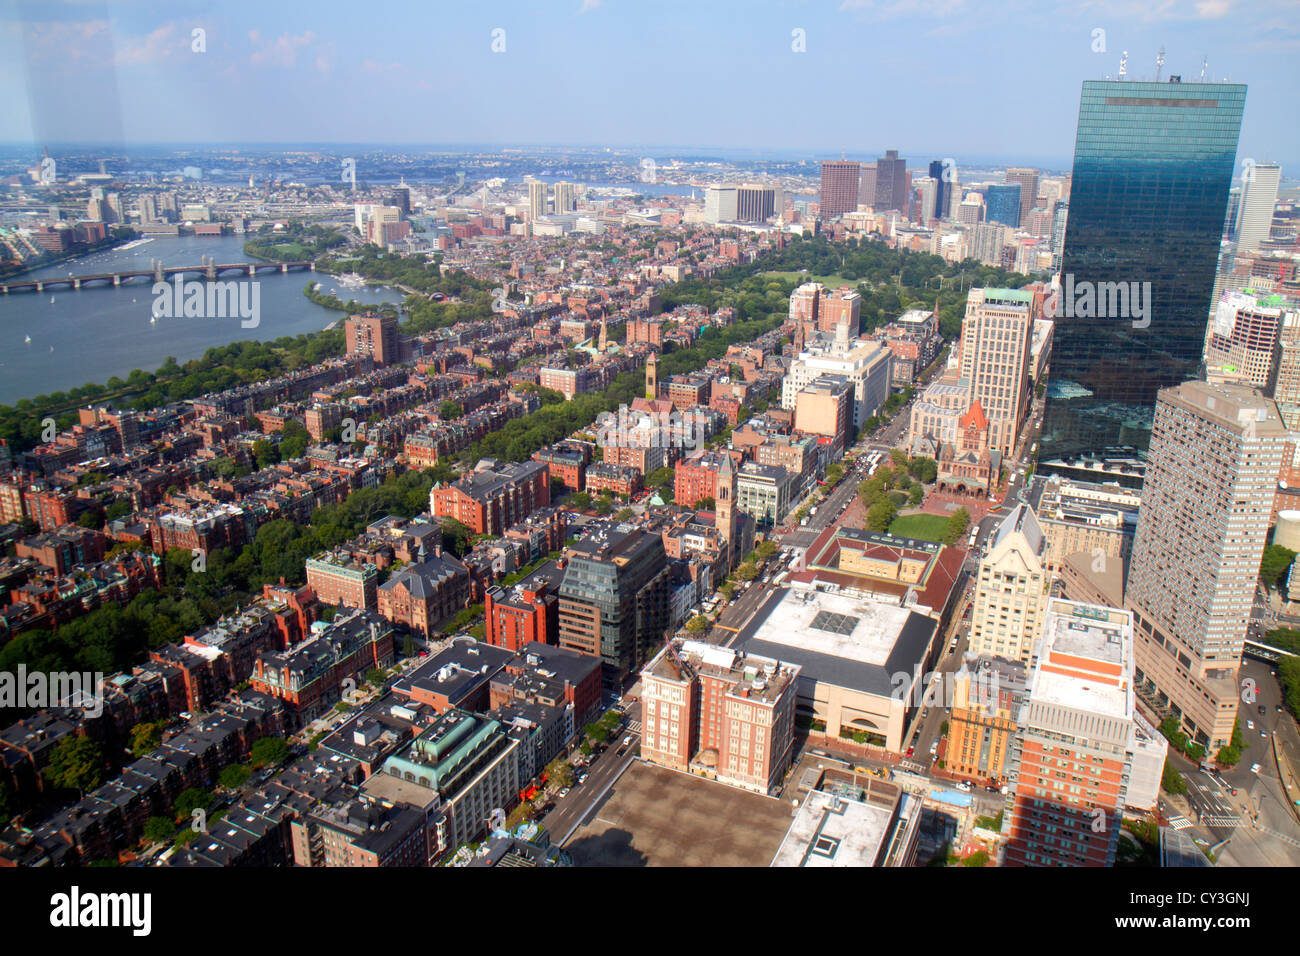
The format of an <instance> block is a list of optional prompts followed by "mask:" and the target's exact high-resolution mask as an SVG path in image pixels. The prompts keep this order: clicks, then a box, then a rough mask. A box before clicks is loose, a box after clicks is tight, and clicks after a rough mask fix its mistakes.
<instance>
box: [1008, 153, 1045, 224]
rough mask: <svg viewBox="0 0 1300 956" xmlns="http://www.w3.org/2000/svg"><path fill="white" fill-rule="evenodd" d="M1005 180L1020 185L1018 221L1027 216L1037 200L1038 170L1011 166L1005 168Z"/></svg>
mask: <svg viewBox="0 0 1300 956" xmlns="http://www.w3.org/2000/svg"><path fill="white" fill-rule="evenodd" d="M1006 178H1007V182H1008V183H1017V184H1018V185H1019V186H1020V221H1021V222H1024V221H1025V220H1026V219H1028V218H1029V210H1031V209H1033V208H1034V204H1035V203H1036V202H1037V201H1038V170H1036V169H1023V168H1021V167H1018V166H1012V167H1011V168H1010V169H1008V170H1007V177H1006Z"/></svg>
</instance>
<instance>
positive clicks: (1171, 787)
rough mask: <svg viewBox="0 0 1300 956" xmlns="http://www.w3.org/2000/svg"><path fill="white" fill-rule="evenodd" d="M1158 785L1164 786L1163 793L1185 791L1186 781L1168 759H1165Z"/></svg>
mask: <svg viewBox="0 0 1300 956" xmlns="http://www.w3.org/2000/svg"><path fill="white" fill-rule="evenodd" d="M1160 786H1161V787H1163V788H1164V791H1165V793H1175V794H1177V793H1186V792H1187V781H1186V780H1184V779H1183V775H1182V774H1181V773H1179V772H1178V769H1177V768H1176V767H1175V766H1174V765H1173V764H1171V763H1170V762H1169V761H1168V760H1166V761H1165V772H1164V775H1163V777H1162V778H1161V780H1160Z"/></svg>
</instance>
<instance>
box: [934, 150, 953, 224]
mask: <svg viewBox="0 0 1300 956" xmlns="http://www.w3.org/2000/svg"><path fill="white" fill-rule="evenodd" d="M943 173H944V166H943V160H941V159H936V160H934V161H933V162H931V163H930V178H931V179H933V180H934V182H935V187H934V218H935V219H946V218H947V217H948V207H949V206H950V205H951V203H952V196H951V193H950V190H949V184H948V183H947V182H945V181H944V178H943Z"/></svg>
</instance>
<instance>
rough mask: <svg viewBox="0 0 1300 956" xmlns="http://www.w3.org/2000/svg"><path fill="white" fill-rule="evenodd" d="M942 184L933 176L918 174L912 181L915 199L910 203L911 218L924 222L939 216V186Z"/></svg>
mask: <svg viewBox="0 0 1300 956" xmlns="http://www.w3.org/2000/svg"><path fill="white" fill-rule="evenodd" d="M941 185H942V184H941V183H940V182H939V181H938V180H936V179H935V178H934V177H933V176H918V177H917V178H916V179H915V180H913V182H912V191H913V193H915V199H914V200H913V203H912V219H913V220H914V221H916V222H921V223H926V222H929V221H930V220H931V219H939V218H941V217H940V216H939V214H938V209H939V207H938V205H937V202H938V195H939V187H940V186H941Z"/></svg>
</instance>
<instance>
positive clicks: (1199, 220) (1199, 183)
mask: <svg viewBox="0 0 1300 956" xmlns="http://www.w3.org/2000/svg"><path fill="white" fill-rule="evenodd" d="M1245 103H1246V87H1245V85H1244V84H1240V83H1182V82H1179V81H1178V79H1177V77H1171V79H1170V82H1168V83H1152V82H1142V83H1137V82H1119V81H1113V80H1089V81H1087V82H1085V83H1084V84H1083V95H1082V98H1081V100H1080V104H1079V130H1078V134H1077V137H1076V140H1075V147H1074V170H1073V173H1072V175H1071V187H1070V199H1069V201H1070V215H1069V220H1068V222H1067V224H1066V230H1065V250H1064V252H1063V254H1062V264H1061V285H1062V289H1061V293H1062V294H1060V295H1059V296H1058V297H1057V298H1058V301H1057V302H1056V308H1055V310H1054V311H1055V313H1056V314H1055V316H1054V317H1055V320H1056V328H1055V331H1054V337H1053V346H1052V359H1051V375H1050V380H1049V385H1048V390H1047V410H1046V414H1045V416H1044V420H1043V433H1042V440H1041V442H1040V447H1039V462H1040V471H1046V472H1048V473H1064V474H1069V473H1074V474H1075V476H1076V477H1078V476H1080V475H1081V474H1082V475H1091V476H1092V477H1093V479H1094V480H1097V479H1100V478H1102V477H1106V478H1109V479H1111V480H1118V481H1120V482H1121V483H1124V484H1128V485H1138V484H1140V483H1141V471H1142V467H1143V466H1142V462H1141V459H1144V458H1145V455H1146V448H1147V445H1148V443H1149V441H1150V438H1151V427H1152V421H1153V416H1154V412H1155V404H1156V394H1157V393H1158V392H1159V391H1160V390H1161V389H1162V388H1169V387H1172V386H1175V385H1178V384H1181V383H1182V382H1185V381H1187V380H1188V379H1191V378H1195V377H1196V371H1197V367H1198V365H1199V364H1200V361H1201V349H1202V345H1203V344H1204V340H1205V326H1206V321H1207V318H1208V316H1209V313H1210V309H1211V298H1212V293H1213V289H1214V275H1215V268H1216V266H1217V265H1218V259H1219V240H1220V237H1221V235H1222V233H1223V222H1224V217H1225V215H1226V212H1227V203H1228V189H1229V188H1230V186H1231V183H1232V169H1233V165H1234V163H1235V160H1236V153H1237V137H1238V135H1239V134H1240V132H1241V114H1242V110H1243V108H1244V107H1245ZM1135 300H1136V301H1135ZM1099 313H1100V315H1099Z"/></svg>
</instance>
